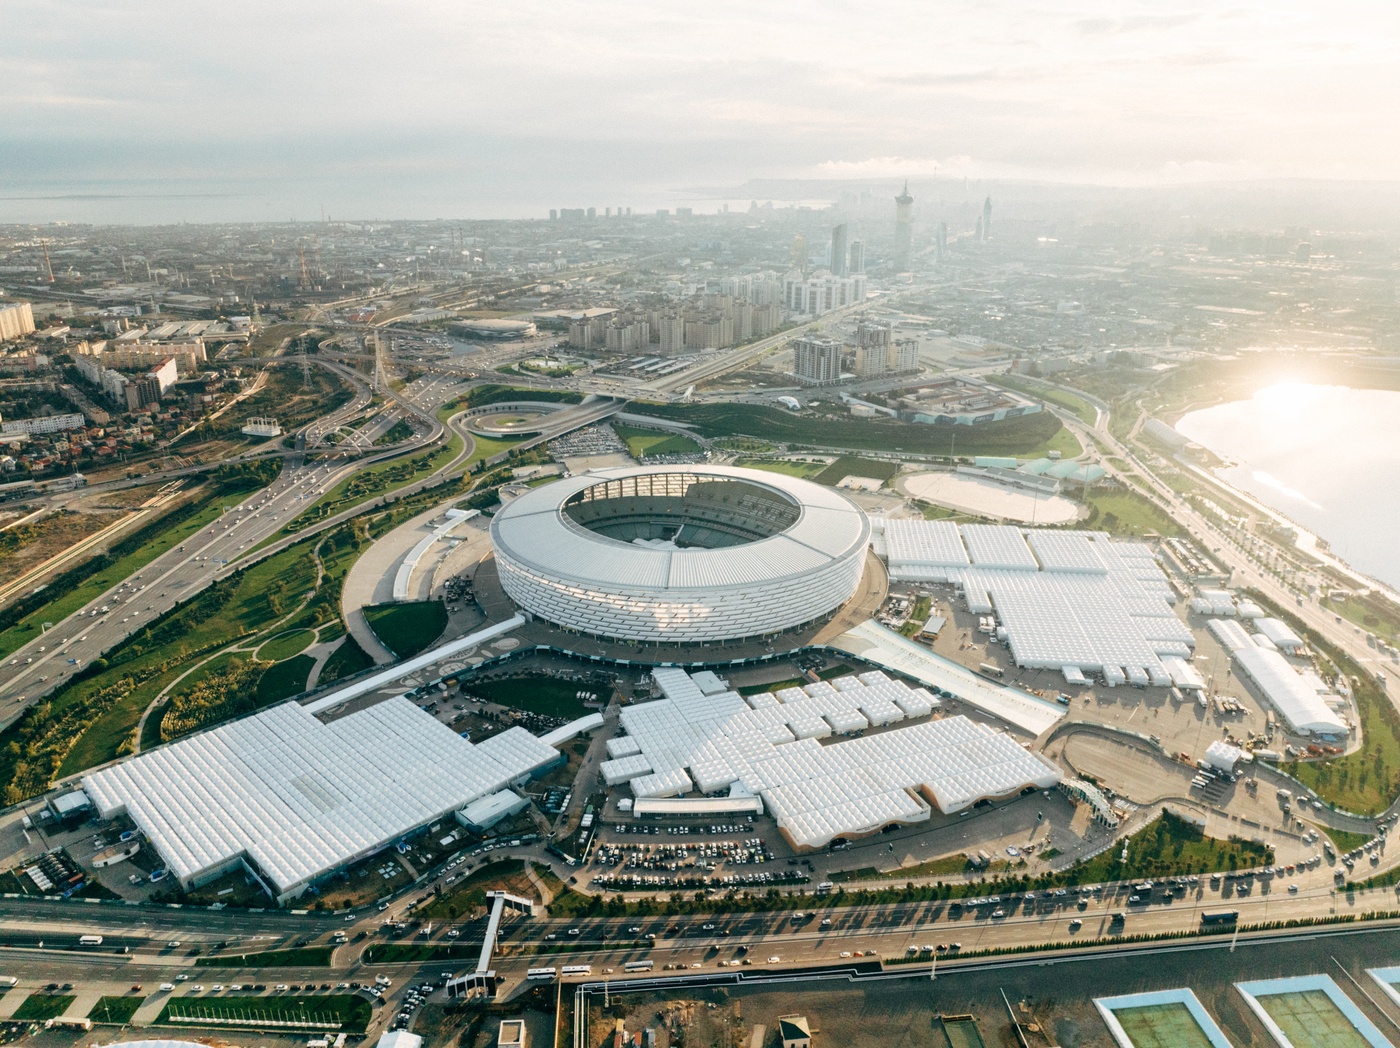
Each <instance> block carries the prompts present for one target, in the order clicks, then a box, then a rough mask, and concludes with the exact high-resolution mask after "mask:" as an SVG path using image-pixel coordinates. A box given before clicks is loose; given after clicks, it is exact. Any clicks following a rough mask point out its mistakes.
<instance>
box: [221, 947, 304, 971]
mask: <svg viewBox="0 0 1400 1048" xmlns="http://www.w3.org/2000/svg"><path fill="white" fill-rule="evenodd" d="M194 963H195V964H196V965H198V966H200V967H202V968H322V967H325V966H326V965H328V964H330V963H331V947H329V946H305V947H302V948H301V949H298V950H269V951H267V952H265V953H240V954H229V955H226V956H222V957H199V958H196V959H195V962H194Z"/></svg>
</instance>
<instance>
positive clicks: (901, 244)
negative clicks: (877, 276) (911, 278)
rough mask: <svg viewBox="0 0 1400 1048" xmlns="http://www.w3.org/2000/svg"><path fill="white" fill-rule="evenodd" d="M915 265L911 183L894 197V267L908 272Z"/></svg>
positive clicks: (906, 183) (905, 184)
mask: <svg viewBox="0 0 1400 1048" xmlns="http://www.w3.org/2000/svg"><path fill="white" fill-rule="evenodd" d="M913 266H914V198H913V197H911V196H910V195H909V183H908V182H905V183H904V191H903V192H902V193H900V194H899V196H897V197H895V198H894V268H895V269H896V270H897V271H898V272H900V273H903V272H906V271H907V270H909V269H912V268H913Z"/></svg>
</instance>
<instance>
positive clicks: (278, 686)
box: [253, 655, 316, 707]
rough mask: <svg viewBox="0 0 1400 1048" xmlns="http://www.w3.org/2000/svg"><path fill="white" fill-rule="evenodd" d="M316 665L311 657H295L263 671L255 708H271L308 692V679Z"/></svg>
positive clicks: (255, 699)
mask: <svg viewBox="0 0 1400 1048" xmlns="http://www.w3.org/2000/svg"><path fill="white" fill-rule="evenodd" d="M315 665H316V660H315V659H313V658H312V657H311V656H310V655H293V656H292V657H291V658H290V659H287V660H286V661H285V662H278V663H275V664H273V665H271V666H269V667H268V668H267V669H265V670H263V674H262V676H261V677H259V678H258V686H257V690H256V692H255V693H254V699H253V701H254V704H255V706H258V707H262V706H270V705H272V704H273V703H274V702H281V701H282V700H283V699H290V698H291V697H292V696H293V695H299V694H301V693H302V692H303V691H305V690H306V679H307V678H308V677H309V676H311V667H312V666H315Z"/></svg>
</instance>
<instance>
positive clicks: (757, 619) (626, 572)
mask: <svg viewBox="0 0 1400 1048" xmlns="http://www.w3.org/2000/svg"><path fill="white" fill-rule="evenodd" d="M491 538H492V543H493V545H494V547H495V552H496V560H497V565H498V570H499V573H500V579H501V584H502V586H503V587H504V589H505V591H506V593H507V594H509V595H510V597H511V599H512V600H514V601H515V602H516V604H518V605H519V606H520V607H521V608H523V609H525V610H526V611H528V612H530V613H531V614H533V615H537V616H538V617H540V618H542V619H544V620H546V621H548V622H551V623H553V624H555V625H557V626H562V627H564V628H566V629H574V630H578V631H580V632H583V633H588V634H593V635H595V636H602V637H608V638H611V639H616V640H628V641H656V642H665V643H678V642H679V643H687V642H694V643H704V642H714V641H723V640H735V639H741V638H745V637H754V636H761V635H764V634H771V633H777V632H781V631H782V630H786V629H790V628H793V627H796V626H801V625H804V624H806V623H809V622H813V621H815V620H817V619H819V618H821V617H822V616H824V615H827V614H830V613H831V612H833V611H835V610H836V609H837V608H839V607H840V606H841V605H842V604H844V603H845V602H846V601H847V600H848V599H849V598H850V597H851V595H852V594H853V593H854V592H855V590H856V587H857V586H858V585H859V584H860V580H861V574H862V572H863V571H864V567H865V551H866V547H867V545H868V544H869V541H870V523H869V521H868V520H867V519H866V516H865V514H864V513H862V512H861V510H860V509H859V508H858V507H856V506H855V505H854V504H853V503H851V502H850V501H849V500H847V499H846V498H845V497H844V496H843V495H841V494H840V493H838V492H837V491H835V490H833V489H831V488H826V487H823V486H821V485H818V484H813V483H811V482H809V481H805V480H800V479H798V478H795V477H788V476H784V475H782V474H776V473H768V472H765V471H762V470H752V469H741V468H737V467H727V466H703V465H702V466H696V465H686V466H659V467H646V466H642V467H629V468H624V469H609V470H600V471H597V472H593V473H588V474H584V475H582V476H578V477H570V478H567V479H565V480H562V481H559V482H557V483H554V484H550V485H547V486H546V487H543V488H537V489H535V490H533V491H530V492H528V493H526V494H524V495H522V496H520V497H519V498H517V499H516V500H515V501H513V502H511V503H510V504H509V505H508V506H506V507H505V508H503V509H502V510H501V511H500V512H499V513H497V514H496V516H495V518H494V519H493V521H492V524H491Z"/></svg>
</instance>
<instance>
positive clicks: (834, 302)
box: [783, 269, 865, 317]
mask: <svg viewBox="0 0 1400 1048" xmlns="http://www.w3.org/2000/svg"><path fill="white" fill-rule="evenodd" d="M864 301H865V274H864V273H852V274H851V275H850V276H844V277H838V276H834V275H833V274H831V273H829V272H827V271H826V270H824V269H819V270H817V271H816V272H815V273H813V274H811V275H810V276H805V275H803V274H802V273H801V272H800V271H799V270H795V269H794V270H792V271H791V272H790V273H788V274H787V276H785V277H783V305H784V306H785V307H786V308H787V309H788V311H789V312H792V313H801V314H804V315H806V316H813V317H819V316H821V315H822V314H824V313H830V312H831V311H832V310H834V309H842V308H844V307H845V306H854V305H859V304H860V303H862V302H864Z"/></svg>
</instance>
